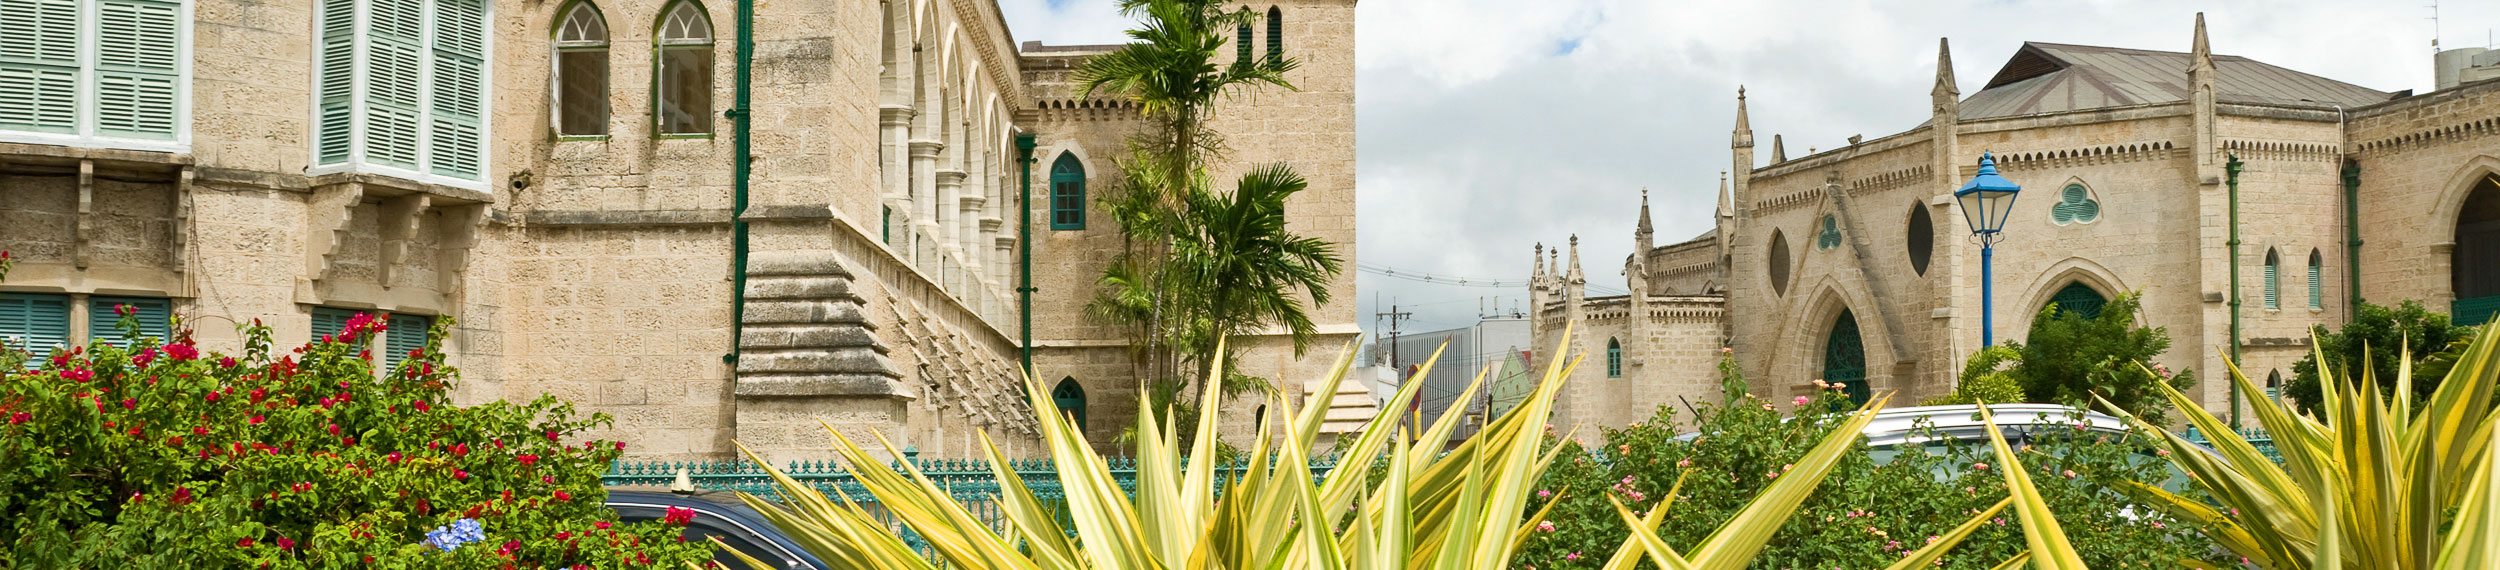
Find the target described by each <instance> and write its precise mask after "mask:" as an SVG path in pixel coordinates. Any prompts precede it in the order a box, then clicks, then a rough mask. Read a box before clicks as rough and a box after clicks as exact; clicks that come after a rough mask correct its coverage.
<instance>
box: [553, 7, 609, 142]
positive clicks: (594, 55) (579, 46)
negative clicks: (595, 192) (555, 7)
mask: <svg viewBox="0 0 2500 570" xmlns="http://www.w3.org/2000/svg"><path fill="white" fill-rule="evenodd" d="M555 72H556V94H555V107H556V134H557V135H560V136H573V137H587V136H605V135H607V134H608V20H607V18H604V17H601V16H600V15H599V8H598V7H597V6H592V5H591V4H590V3H589V2H575V3H574V4H573V7H572V8H570V9H567V10H565V11H564V20H563V21H562V22H560V23H558V24H556V65H555Z"/></svg>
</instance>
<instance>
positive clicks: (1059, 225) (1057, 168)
mask: <svg viewBox="0 0 2500 570" xmlns="http://www.w3.org/2000/svg"><path fill="white" fill-rule="evenodd" d="M1050 229H1053V230H1082V229H1085V165H1084V164H1083V163H1081V162H1079V161H1077V159H1076V154H1075V153H1061V154H1060V155H1059V160H1058V161H1057V162H1054V163H1051V165H1050Z"/></svg>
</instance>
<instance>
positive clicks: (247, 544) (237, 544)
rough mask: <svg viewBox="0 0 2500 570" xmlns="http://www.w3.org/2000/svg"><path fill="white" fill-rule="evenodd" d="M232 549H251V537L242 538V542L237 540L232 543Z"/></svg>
mask: <svg viewBox="0 0 2500 570" xmlns="http://www.w3.org/2000/svg"><path fill="white" fill-rule="evenodd" d="M234 547H235V548H251V547H252V537H248V536H247V537H243V540H237V541H234Z"/></svg>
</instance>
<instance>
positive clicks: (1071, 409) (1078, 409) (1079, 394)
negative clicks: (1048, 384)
mask: <svg viewBox="0 0 2500 570" xmlns="http://www.w3.org/2000/svg"><path fill="white" fill-rule="evenodd" d="M1050 402H1051V404H1052V405H1056V406H1059V413H1062V414H1067V415H1068V418H1069V419H1072V420H1076V429H1077V430H1079V431H1083V430H1084V429H1085V386H1083V385H1080V384H1077V383H1076V377H1074V376H1069V377H1065V378H1060V379H1059V385H1058V386H1056V387H1052V388H1051V389H1050Z"/></svg>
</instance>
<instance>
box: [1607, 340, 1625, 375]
mask: <svg viewBox="0 0 2500 570" xmlns="http://www.w3.org/2000/svg"><path fill="white" fill-rule="evenodd" d="M1606 377H1607V378H1622V377H1623V341H1620V340H1616V339H1611V338H1610V339H1606Z"/></svg>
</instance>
